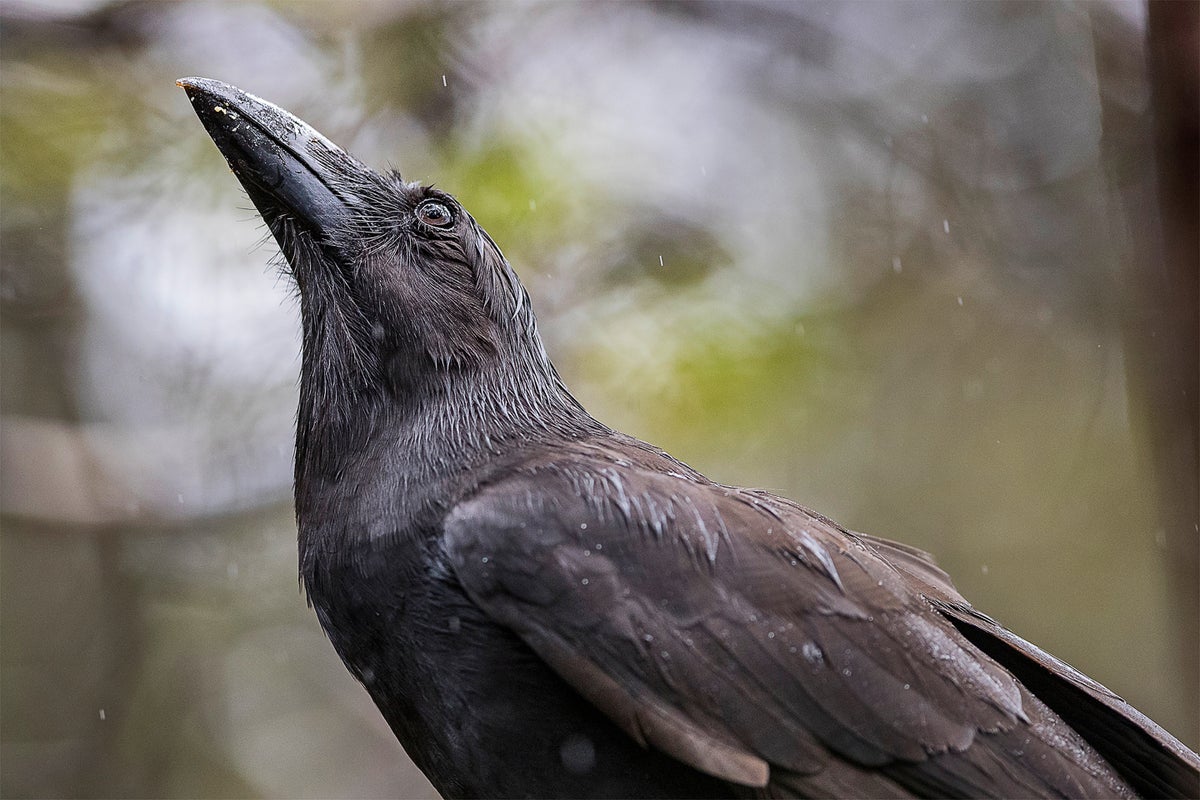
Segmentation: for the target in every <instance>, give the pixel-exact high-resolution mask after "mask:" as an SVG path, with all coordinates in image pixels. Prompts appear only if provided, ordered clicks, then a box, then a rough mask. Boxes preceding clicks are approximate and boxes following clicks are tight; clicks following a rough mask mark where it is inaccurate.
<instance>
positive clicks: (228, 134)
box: [176, 78, 369, 244]
mask: <svg viewBox="0 0 1200 800" xmlns="http://www.w3.org/2000/svg"><path fill="white" fill-rule="evenodd" d="M176 84H178V85H179V86H181V87H183V89H184V91H186V92H187V95H188V98H189V99H190V100H191V101H192V107H193V108H195V110H196V115H197V116H198V117H199V118H200V122H201V123H202V124H203V125H204V128H205V129H206V130H207V131H208V135H209V136H211V137H212V140H213V142H215V143H216V145H217V149H218V150H220V151H221V154H222V155H224V156H225V160H226V161H228V162H229V167H230V169H232V170H233V174H234V175H236V176H237V179H238V180H239V181H241V183H242V185H243V186H244V187H245V188H246V192H247V193H248V194H249V195H250V199H251V200H252V201H254V205H255V206H257V207H258V210H259V212H260V213H261V214H262V215H263V217H264V219H267V220H268V221H270V220H271V219H273V218H276V217H278V215H279V213H280V212H283V213H285V214H287V215H288V216H289V217H291V218H292V219H294V220H295V221H297V222H299V223H301V224H302V225H303V226H304V227H306V228H307V229H308V230H309V231H310V233H312V234H313V235H314V236H316V237H318V238H321V239H326V238H327V237H328V234H329V231H330V230H331V229H333V228H336V226H337V225H338V223H339V221H340V220H341V219H342V218H344V217H345V215H346V213H347V211H348V207H347V203H348V202H350V201H352V199H353V195H352V188H351V187H353V186H354V185H355V184H356V183H357V181H356V178H357V179H359V180H361V175H362V174H363V173H364V172H368V171H369V170H368V169H367V168H366V167H365V166H363V165H362V164H361V163H359V162H358V160H357V159H355V158H353V157H352V156H350V155H349V154H348V153H346V151H344V150H342V149H341V148H340V147H338V146H337V145H335V144H334V143H333V142H331V141H329V140H328V139H326V138H325V137H324V136H322V135H321V133H320V132H319V131H317V130H316V129H315V128H313V127H312V126H311V125H309V124H308V123H306V122H304V121H303V120H301V119H298V118H296V117H295V116H293V115H291V114H289V113H288V112H286V111H284V110H283V109H282V108H279V107H278V106H276V105H274V104H272V103H268V102H267V101H265V100H261V99H259V98H257V97H255V96H254V95H252V94H247V93H246V92H243V91H242V90H241V89H238V88H237V87H236V86H230V85H229V84H227V83H221V82H220V81H214V80H212V79H210V78H181V79H179V80H178V81H176ZM281 244H282V242H281Z"/></svg>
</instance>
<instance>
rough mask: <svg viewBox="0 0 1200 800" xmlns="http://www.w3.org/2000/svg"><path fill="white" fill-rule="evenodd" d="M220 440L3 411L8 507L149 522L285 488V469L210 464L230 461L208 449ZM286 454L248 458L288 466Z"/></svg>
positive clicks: (231, 508) (0, 445) (30, 513)
mask: <svg viewBox="0 0 1200 800" xmlns="http://www.w3.org/2000/svg"><path fill="white" fill-rule="evenodd" d="M219 445H220V443H219V442H218V441H217V440H216V434H215V433H214V432H213V431H211V430H208V429H206V428H202V427H199V426H197V427H186V428H185V427H182V426H180V427H161V428H138V429H124V428H120V427H118V426H115V425H106V424H99V423H90V424H72V423H69V422H65V421H62V420H55V419H46V418H36V417H26V416H18V415H13V414H9V415H5V416H3V417H0V509H3V511H4V513H5V514H11V515H15V516H19V517H25V518H28V519H34V520H38V521H42V522H58V523H68V524H79V525H110V524H114V523H126V524H129V523H133V524H147V523H154V522H179V521H184V520H193V519H198V518H203V517H211V516H216V515H222V514H228V513H232V512H235V511H243V510H245V509H247V508H253V507H257V506H260V505H264V504H267V503H270V502H278V501H280V500H282V499H283V498H285V497H286V496H287V489H288V486H289V483H290V477H291V476H290V473H289V472H288V471H287V469H286V467H284V468H281V469H265V470H263V469H256V470H254V472H253V474H241V475H230V474H228V472H223V473H221V474H219V475H213V474H209V473H208V472H206V470H205V466H206V465H209V464H220V463H226V464H228V463H229V462H228V461H227V460H226V461H224V462H223V461H222V460H221V459H214V458H211V457H207V456H208V454H209V453H210V451H211V450H212V449H213V448H214V446H219ZM242 445H243V446H251V445H248V444H246V443H245V442H243V443H242ZM287 457H288V455H287V454H286V453H285V454H281V455H279V456H278V458H274V459H273V458H271V457H269V455H268V456H267V457H264V458H251V459H249V460H248V462H247V463H252V464H259V465H261V464H262V463H264V461H266V462H269V461H272V460H276V461H279V462H280V464H281V465H282V464H283V463H285V462H286V459H287Z"/></svg>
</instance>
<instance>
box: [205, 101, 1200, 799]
mask: <svg viewBox="0 0 1200 800" xmlns="http://www.w3.org/2000/svg"><path fill="white" fill-rule="evenodd" d="M182 85H183V86H184V88H185V89H187V91H188V94H189V96H190V97H191V99H192V102H193V104H194V106H195V108H196V110H197V113H198V115H199V116H200V119H201V121H202V122H203V123H204V124H205V126H206V128H207V129H208V131H209V133H210V134H211V135H212V137H213V139H214V141H215V142H216V143H217V145H218V147H219V148H220V149H221V151H222V153H224V155H225V156H226V158H227V160H228V161H229V163H230V166H231V167H232V169H233V171H234V173H235V175H237V177H238V178H239V180H241V182H242V183H243V185H244V186H245V187H246V189H247V192H248V194H249V195H250V197H251V199H252V200H253V201H254V203H255V205H256V206H257V207H258V209H259V211H260V212H261V213H262V215H263V218H264V220H265V221H266V222H267V224H268V226H269V227H270V228H271V231H272V233H273V234H274V235H275V237H276V239H277V240H278V241H279V243H280V246H281V249H282V251H283V254H284V256H285V258H286V259H287V261H288V264H289V265H290V269H291V272H292V275H293V276H294V278H295V280H296V282H297V285H298V287H299V291H300V301H301V312H302V324H303V334H304V337H303V358H302V370H301V386H300V405H299V412H298V422H297V454H296V459H297V460H296V510H297V518H298V521H299V533H300V570H301V577H302V580H303V583H304V586H305V588H306V590H307V592H308V596H309V599H310V602H311V603H312V605H313V607H314V608H315V610H316V612H317V615H318V618H319V619H320V621H321V624H322V626H323V627H324V629H325V631H326V632H327V633H328V635H329V637H330V640H331V641H332V642H333V644H334V647H335V648H336V649H337V651H338V653H339V654H340V655H341V657H342V659H343V661H344V662H345V663H346V665H347V667H348V668H349V669H350V671H351V672H352V673H353V674H354V675H355V676H356V677H357V678H358V679H359V680H360V681H362V683H363V685H364V686H365V687H366V689H367V691H368V692H370V694H371V696H372V698H373V699H374V700H375V702H376V704H377V705H378V706H379V708H380V710H381V711H382V713H383V715H384V716H385V718H386V719H387V720H388V722H389V724H390V725H391V726H392V729H393V730H394V731H395V733H396V735H397V737H398V738H399V740H400V741H401V743H402V744H403V745H404V747H405V749H406V750H407V751H408V753H409V754H410V756H412V758H413V760H414V761H415V762H416V763H417V765H418V766H419V767H420V768H421V769H422V770H423V771H424V772H425V773H426V774H427V775H428V776H429V778H430V780H431V781H432V782H433V783H434V785H435V786H436V787H437V788H438V790H439V791H440V792H442V793H443V794H445V795H447V796H531V797H549V796H601V797H604V796H607V797H612V796H626V797H632V796H647V797H648V796H663V797H684V796H692V797H712V796H733V795H738V796H754V795H768V796H871V797H884V796H893V797H913V796H937V797H941V796H995V797H1015V796H1021V797H1055V796H1093V797H1124V796H1137V795H1142V796H1177V797H1183V796H1194V795H1196V794H1197V793H1198V792H1200V760H1198V759H1197V757H1196V755H1195V754H1194V753H1192V752H1190V751H1189V750H1187V748H1185V747H1184V746H1183V745H1181V744H1180V743H1179V742H1178V741H1176V740H1175V739H1174V738H1173V737H1171V736H1170V735H1169V734H1168V733H1166V732H1165V731H1163V730H1162V729H1161V728H1159V727H1158V726H1157V725H1155V724H1154V723H1153V722H1151V721H1150V720H1148V719H1147V718H1146V717H1144V716H1143V715H1141V714H1140V713H1138V712H1137V711H1136V710H1135V709H1133V708H1131V707H1130V706H1129V705H1127V704H1126V703H1125V702H1124V701H1122V700H1121V699H1120V698H1118V697H1116V696H1115V695H1113V694H1112V693H1111V692H1109V691H1108V690H1107V689H1105V688H1104V687H1102V686H1100V685H1098V684H1096V683H1094V682H1093V681H1091V680H1090V679H1088V678H1086V677H1085V676H1083V675H1081V674H1080V673H1078V672H1077V671H1075V670H1073V669H1072V668H1071V667H1069V666H1067V665H1066V664H1063V663H1062V662H1060V661H1057V660H1056V659H1054V658H1053V657H1052V656H1049V655H1048V654H1046V653H1044V652H1042V651H1041V650H1039V649H1037V648H1036V647H1034V646H1033V645H1031V644H1029V643H1027V642H1025V641H1023V640H1021V639H1020V638H1018V637H1017V636H1015V635H1014V634H1012V633H1011V632H1009V631H1007V630H1005V629H1004V628H1002V627H1001V626H999V625H998V624H997V623H995V622H994V621H992V620H991V619H989V618H988V617H986V616H984V615H983V614H981V613H979V612H978V611H976V610H975V609H973V608H972V607H971V606H970V604H969V603H968V602H967V601H966V600H965V599H964V598H963V597H962V596H961V595H960V594H959V593H958V592H957V590H955V589H954V587H953V585H952V584H951V582H950V580H949V578H948V577H947V576H946V575H945V573H943V572H942V571H941V570H940V569H939V568H938V567H937V566H935V565H934V564H933V562H932V560H931V559H930V557H929V556H928V555H926V554H925V553H922V552H920V551H918V550H915V549H913V548H909V547H906V546H904V545H900V544H896V543H892V542H888V541H885V540H882V539H878V538H875V537H872V536H867V535H863V534H856V533H853V532H850V531H847V530H845V529H843V528H841V527H839V526H838V525H837V524H836V523H834V522H833V521H831V520H829V519H827V518H825V517H823V516H821V515H819V514H817V513H815V512H812V511H810V510H808V509H805V508H803V507H802V506H799V505H797V504H795V503H793V502H791V501H789V500H786V499H783V498H780V497H776V496H773V495H771V494H769V493H766V492H761V491H755V490H748V489H739V488H733V487H728V486H722V485H719V484H715V483H713V482H712V481H710V480H708V479H707V478H705V477H704V476H702V475H700V474H699V473H697V472H696V471H694V470H692V469H691V468H690V467H688V466H686V465H684V464H682V463H680V462H679V461H677V460H675V459H673V458H671V457H670V456H669V455H667V454H665V453H663V452H662V451H660V450H658V449H657V448H655V447H653V446H651V445H648V444H646V443H644V442H640V441H638V440H636V439H633V438H631V437H629V436H626V435H624V434H621V433H618V432H615V431H612V430H610V429H609V428H607V427H606V426H604V425H603V424H601V423H600V422H598V421H596V420H595V419H593V418H592V417H590V416H589V415H588V414H587V412H586V411H585V410H584V409H583V408H582V407H581V406H580V405H579V404H578V403H577V402H576V401H575V400H574V398H572V397H571V395H570V393H569V392H568V391H567V389H566V387H565V386H564V385H563V384H562V381H561V380H560V379H559V377H558V375H557V373H556V372H555V370H554V368H553V366H552V365H551V363H550V360H549V358H548V356H547V354H546V352H545V349H544V348H543V346H542V344H541V341H540V339H539V337H538V334H537V326H536V322H535V319H534V316H533V312H532V308H531V305H530V303H529V300H528V297H527V296H526V294H525V291H524V289H523V288H522V287H521V284H520V282H519V280H518V279H517V277H516V274H515V273H514V272H513V271H512V269H511V268H510V266H509V265H508V263H507V261H506V260H505V259H504V257H503V255H502V254H501V252H500V250H499V249H498V248H497V247H496V245H495V243H494V242H493V241H492V240H491V239H490V237H488V235H487V234H486V233H485V232H484V231H483V230H482V229H481V228H480V227H479V226H478V225H477V224H476V223H475V221H474V220H473V219H471V217H470V215H469V214H468V213H467V212H466V211H465V210H464V209H463V208H462V207H461V206H460V205H459V204H458V203H457V202H456V201H455V200H454V199H453V198H452V197H451V196H449V195H447V194H445V193H443V192H441V191H439V190H435V189H432V188H430V187H425V186H421V185H419V184H415V183H410V182H406V181H404V180H403V179H402V178H401V177H400V176H399V175H397V174H394V173H393V174H381V173H377V172H375V171H373V170H370V169H368V168H367V167H365V166H364V165H362V164H361V163H359V162H358V161H356V160H355V159H354V158H352V157H351V156H349V155H347V154H346V153H344V152H343V151H341V150H340V149H339V148H337V147H336V146H335V145H333V144H332V143H330V142H328V140H326V139H324V137H321V136H320V135H319V134H317V133H316V132H315V131H313V130H312V129H311V128H309V127H308V126H307V125H305V124H304V123H302V122H300V121H299V120H297V119H295V118H294V117H292V116H291V115H289V114H287V113H286V112H284V111H282V110H281V109H278V108H276V107H274V106H271V105H270V104H268V103H265V102H263V101H261V100H259V99H257V98H254V97H253V96H250V95H246V94H244V93H242V92H240V91H239V90H237V89H234V88H233V87H230V86H227V85H224V84H220V83H217V82H215V81H208V80H205V79H187V80H185V81H183V82H182Z"/></svg>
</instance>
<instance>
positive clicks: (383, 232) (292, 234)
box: [178, 78, 594, 476]
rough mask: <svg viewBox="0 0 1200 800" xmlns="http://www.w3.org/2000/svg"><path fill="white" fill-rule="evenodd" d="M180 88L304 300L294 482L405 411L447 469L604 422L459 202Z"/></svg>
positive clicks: (236, 105)
mask: <svg viewBox="0 0 1200 800" xmlns="http://www.w3.org/2000/svg"><path fill="white" fill-rule="evenodd" d="M178 83H179V85H180V86H182V87H183V88H184V89H185V90H186V91H187V94H188V97H189V98H190V99H191V102H192V105H193V107H194V108H195V110H196V113H197V115H198V116H199V117H200V121H201V122H202V123H203V124H204V127H205V128H206V129H207V130H208V133H209V135H210V136H211V137H212V139H213V141H214V142H215V143H216V145H217V148H218V149H219V150H220V151H221V153H222V154H223V155H224V156H225V159H226V161H228V163H229V166H230V168H231V169H232V170H233V173H234V175H235V176H236V177H237V178H238V180H239V181H240V182H241V184H242V186H243V187H245V189H246V192H247V194H248V195H249V196H250V199H251V201H253V203H254V205H255V206H256V207H257V209H258V211H259V213H260V214H261V215H262V218H263V220H265V222H266V224H267V226H268V228H269V229H270V231H271V233H272V235H273V236H274V237H275V239H276V241H278V243H279V246H280V249H281V251H282V253H283V256H284V259H285V260H286V262H287V265H288V268H289V272H290V274H291V275H292V277H293V278H294V279H295V282H296V285H297V287H298V289H299V295H300V311H301V320H302V326H303V354H302V359H301V372H300V406H299V412H298V417H299V419H298V425H297V454H296V457H297V475H298V476H300V474H301V473H302V472H304V471H305V470H306V469H307V466H306V461H307V460H308V459H309V457H310V456H311V457H312V458H314V459H320V460H323V461H327V462H328V463H329V464H330V465H331V466H330V467H329V468H330V469H333V470H334V471H336V470H337V469H339V468H340V467H339V466H338V465H339V464H340V463H341V462H342V461H343V460H344V458H345V457H348V455H347V454H353V453H354V452H355V449H356V448H357V447H359V446H360V445H361V444H362V443H363V442H365V441H367V440H368V439H369V438H370V435H371V430H373V429H374V427H375V426H376V425H377V422H378V420H380V419H383V418H389V419H390V418H394V417H395V415H396V414H397V413H398V414H400V415H401V416H402V417H403V418H405V419H408V420H409V424H410V426H411V427H412V429H413V430H414V431H415V432H416V433H415V435H414V441H418V442H419V443H421V444H422V446H424V445H425V444H426V443H429V442H433V443H434V444H433V445H431V446H437V447H440V448H441V453H442V455H439V456H437V458H439V459H441V458H445V457H446V456H445V454H446V453H449V452H451V451H460V450H469V449H471V448H472V446H474V447H475V448H476V449H478V447H479V446H480V444H479V443H481V442H482V443H486V446H487V447H492V448H494V447H495V446H497V444H496V443H497V442H504V441H508V440H511V439H512V438H514V437H516V438H520V437H525V436H527V435H529V432H530V431H531V430H538V429H540V430H542V431H547V430H559V431H561V430H564V429H566V430H570V429H573V428H576V427H578V426H579V425H583V426H585V427H586V426H587V425H590V424H594V421H592V420H590V417H587V416H586V414H584V413H583V411H582V409H581V408H580V407H579V406H578V404H577V403H576V402H575V401H574V399H573V398H571V396H570V394H569V393H568V392H567V390H566V388H565V387H564V386H563V385H562V382H561V381H560V380H559V378H558V375H557V373H556V372H555V371H554V368H553V366H552V365H551V364H550V361H549V359H548V358H547V356H546V352H545V349H544V348H543V346H542V343H541V340H540V338H539V336H538V333H537V325H536V322H535V319H534V316H533V311H532V310H531V308H530V305H529V299H528V296H527V295H526V293H525V290H524V288H523V287H522V286H521V283H520V281H519V280H518V279H517V276H516V274H515V273H514V272H513V270H512V268H511V267H510V266H509V265H508V263H507V261H506V260H505V258H504V256H503V254H502V253H501V252H500V249H499V248H498V247H497V246H496V244H495V243H494V242H493V241H492V239H491V238H490V237H489V236H488V235H487V233H486V232H485V231H484V230H483V229H482V228H481V227H479V225H478V224H477V223H476V222H475V220H474V219H472V217H471V215H470V214H468V213H467V211H466V210H465V209H464V208H463V207H462V205H460V204H459V203H458V201H456V200H455V199H454V198H453V197H452V196H450V195H449V194H447V193H445V192H442V191H440V190H438V189H436V188H434V187H432V186H424V185H421V184H419V183H413V182H408V181H405V180H403V179H402V178H401V176H400V175H399V174H398V173H396V172H387V173H381V172H377V171H375V170H372V169H370V168H369V167H367V166H365V165H364V164H363V163H361V162H360V161H359V160H358V159H356V158H354V157H353V156H351V155H350V154H348V153H347V152H346V151H345V150H343V149H342V148H340V147H338V146H337V145H335V144H334V143H333V142H331V141H329V140H328V139H327V138H325V137H324V136H322V135H321V134H320V133H319V132H318V131H316V130H315V129H314V128H312V127H311V126H310V125H308V124H307V123H305V122H303V121H302V120H300V119H298V118H296V117H295V116H293V115H292V114H289V113H288V112H287V111H284V110H283V109H281V108H279V107H278V106H275V105H273V104H271V103H268V102H266V101H264V100H261V99H259V98H257V97H255V96H253V95H250V94H247V93H246V92H243V91H241V90H240V89H237V88H236V87H233V86H230V85H228V84H225V83H221V82H219V81H214V80H210V79H208V78H184V79H182V80H180V81H178ZM314 443H315V444H314Z"/></svg>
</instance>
